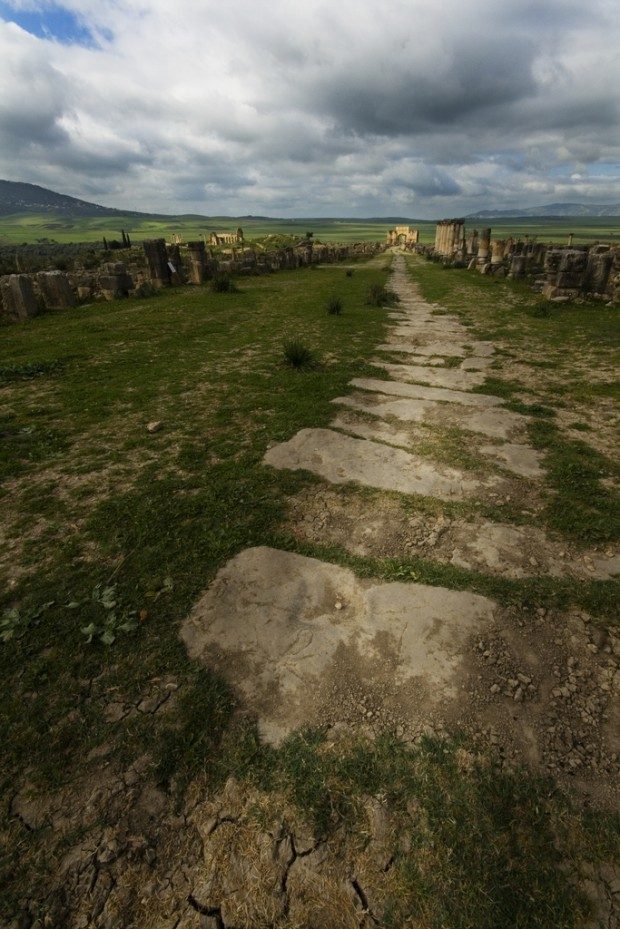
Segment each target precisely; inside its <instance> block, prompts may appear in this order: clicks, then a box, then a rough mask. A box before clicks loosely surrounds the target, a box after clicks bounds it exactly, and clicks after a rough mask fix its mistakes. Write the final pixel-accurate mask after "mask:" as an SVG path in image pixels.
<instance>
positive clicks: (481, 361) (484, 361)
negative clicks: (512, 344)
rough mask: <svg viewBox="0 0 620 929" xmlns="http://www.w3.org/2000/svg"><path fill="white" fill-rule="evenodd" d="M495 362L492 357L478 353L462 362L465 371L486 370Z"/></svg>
mask: <svg viewBox="0 0 620 929" xmlns="http://www.w3.org/2000/svg"><path fill="white" fill-rule="evenodd" d="M492 364H493V359H492V358H490V357H489V358H480V357H478V356H477V355H470V356H469V358H464V359H463V361H462V362H461V368H462V369H463V371H486V370H487V368H490V367H491V365H492Z"/></svg>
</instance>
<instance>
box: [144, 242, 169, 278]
mask: <svg viewBox="0 0 620 929" xmlns="http://www.w3.org/2000/svg"><path fill="white" fill-rule="evenodd" d="M142 247H143V249H144V254H145V256H146V262H147V267H148V273H149V280H150V282H151V284H153V286H154V287H168V286H169V285H170V283H171V280H172V273H171V271H170V267H169V266H168V254H167V252H166V241H165V239H146V240H145V241H144V242H143V243H142Z"/></svg>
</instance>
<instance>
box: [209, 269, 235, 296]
mask: <svg viewBox="0 0 620 929" xmlns="http://www.w3.org/2000/svg"><path fill="white" fill-rule="evenodd" d="M210 286H211V290H212V291H213V293H215V294H234V293H237V291H238V289H239V288H238V287H237V285H236V284H235V282H234V281H233V279H232V278H231V277H230V275H229V274H221V273H218V274H214V275H213V278H212V280H211V284H210Z"/></svg>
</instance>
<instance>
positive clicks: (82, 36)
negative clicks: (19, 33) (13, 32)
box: [0, 0, 111, 48]
mask: <svg viewBox="0 0 620 929" xmlns="http://www.w3.org/2000/svg"><path fill="white" fill-rule="evenodd" d="M0 17H1V18H2V19H4V20H7V21H8V22H12V23H17V25H18V26H21V28H22V29H25V30H26V32H30V33H31V34H32V35H36V36H38V37H39V38H40V39H54V40H55V41H57V42H62V43H63V44H64V45H83V46H86V47H87V48H97V47H98V45H99V42H98V41H97V39H96V38H95V36H94V35H93V33H92V32H91V31H90V29H88V28H87V27H86V26H84V25H83V23H81V22H80V20H79V18H78V17H77V16H76V15H75V13H72V12H71V11H70V10H67V9H65V8H64V7H62V6H58V5H56V4H54V5H50V6H47V7H46V8H45V9H42V10H28V11H26V10H18V9H15V8H14V7H13V5H12V4H11V3H10V2H7V0H0ZM106 38H107V36H106ZM110 38H111V34H110Z"/></svg>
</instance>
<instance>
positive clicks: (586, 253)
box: [410, 220, 620, 304]
mask: <svg viewBox="0 0 620 929" xmlns="http://www.w3.org/2000/svg"><path fill="white" fill-rule="evenodd" d="M410 250H411V251H415V252H417V253H418V254H422V255H426V256H427V257H429V258H432V259H433V260H435V261H441V262H443V263H444V264H448V265H450V266H452V267H460V268H469V269H470V270H474V269H475V270H477V271H479V272H480V273H481V274H490V275H494V276H497V277H507V278H514V279H527V280H530V281H531V283H532V287H533V289H534V290H535V291H537V292H539V293H542V294H543V296H544V297H546V298H547V299H549V300H554V301H558V302H561V301H568V300H574V299H578V298H584V297H587V298H594V299H598V300H604V301H605V302H607V303H612V304H615V303H620V246H618V245H607V244H601V243H595V244H594V245H590V246H588V245H573V244H572V242H571V244H569V245H546V244H544V243H541V242H537V241H536V240H535V239H532V238H530V237H525V238H524V239H514V238H513V237H508V238H506V239H492V238H491V230H490V229H483V230H481V232H478V230H477V229H474V230H473V231H472V232H471V233H470V234H466V233H465V230H464V226H463V221H462V220H442V222H441V223H438V225H437V233H436V237H435V244H434V245H433V246H428V245H414V246H413V247H411V249H410Z"/></svg>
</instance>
